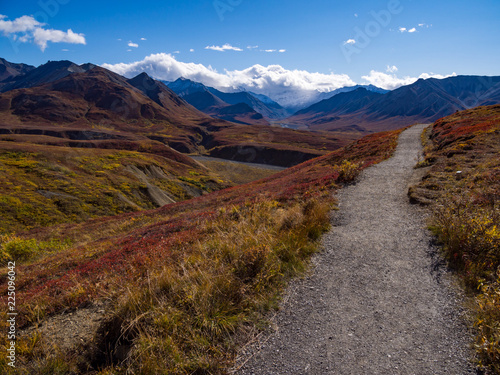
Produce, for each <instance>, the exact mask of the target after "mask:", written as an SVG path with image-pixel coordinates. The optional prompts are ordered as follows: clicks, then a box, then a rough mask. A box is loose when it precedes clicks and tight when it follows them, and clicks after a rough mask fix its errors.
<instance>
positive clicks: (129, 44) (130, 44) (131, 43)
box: [127, 41, 139, 48]
mask: <svg viewBox="0 0 500 375" xmlns="http://www.w3.org/2000/svg"><path fill="white" fill-rule="evenodd" d="M127 46H129V47H134V48H139V45H138V44H137V43H133V42H132V41H130V42H128V44H127Z"/></svg>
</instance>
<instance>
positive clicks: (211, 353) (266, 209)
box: [0, 132, 399, 373]
mask: <svg viewBox="0 0 500 375" xmlns="http://www.w3.org/2000/svg"><path fill="white" fill-rule="evenodd" d="M398 134H399V132H391V133H382V134H376V135H371V136H368V137H365V138H363V139H361V140H359V141H357V142H356V143H354V144H352V145H350V146H349V147H346V148H342V149H340V150H337V151H335V152H333V153H329V154H327V155H325V156H321V157H319V158H316V159H313V160H310V161H308V162H305V163H303V164H300V165H298V166H295V167H293V168H289V169H287V170H284V171H282V172H280V173H278V174H275V175H273V176H271V177H268V178H266V179H263V180H260V181H256V182H253V183H249V184H246V185H242V186H238V187H234V188H230V189H226V190H222V191H218V192H214V193H211V194H208V195H204V196H202V197H199V198H195V199H192V200H189V201H185V202H180V203H175V204H170V205H167V206H164V207H162V208H159V209H156V210H152V211H145V212H135V213H128V214H121V215H117V216H113V217H107V218H100V219H93V220H90V221H86V222H82V223H79V224H64V225H59V226H54V227H51V228H47V229H37V230H32V231H27V232H24V233H20V234H18V236H12V235H11V236H3V237H2V254H3V257H4V259H8V258H9V257H10V256H13V254H16V257H18V259H22V258H24V259H26V260H25V261H24V262H23V261H19V262H18V263H19V264H17V272H19V274H22V275H23V280H22V284H19V285H18V289H17V297H18V300H19V302H18V305H17V309H18V311H19V314H20V315H19V317H18V324H19V327H20V328H21V327H24V328H25V329H26V327H29V326H38V327H39V332H40V333H39V334H34V333H32V332H31V331H29V330H25V331H24V332H25V334H24V336H22V337H21V339H20V340H19V345H20V347H23V348H26V349H24V352H23V353H24V354H23V356H22V357H20V358H19V361H21V362H20V363H19V366H20V367H22V368H23V369H25V370H26V371H28V372H31V373H33V372H39V371H41V369H48V370H46V371H49V372H50V373H56V372H59V371H74V370H76V369H77V368H79V369H80V370H79V371H81V372H85V371H90V370H96V369H98V368H100V369H102V370H103V371H104V369H106V371H110V372H114V373H116V372H118V373H119V372H121V371H122V370H123V369H124V368H125V367H126V368H128V369H129V371H135V372H150V373H158V372H176V373H184V372H188V373H193V372H205V373H206V372H211V373H221V372H223V371H224V369H225V368H227V367H228V366H230V363H231V360H232V357H233V356H234V350H235V347H236V345H237V344H236V343H234V342H233V343H232V344H230V342H231V340H232V339H231V338H233V337H235V336H234V334H235V333H236V332H238V333H239V335H243V336H245V332H248V330H249V329H251V327H254V326H255V325H259V321H260V319H262V316H263V315H262V314H265V312H266V311H269V310H270V309H272V308H273V306H275V304H276V301H277V297H278V295H279V291H280V290H281V288H282V287H283V285H284V283H285V281H286V280H288V279H289V278H290V277H291V276H293V275H296V274H297V273H300V272H301V271H302V270H304V268H305V266H306V263H307V259H308V257H309V256H310V255H311V254H312V253H313V252H314V251H315V249H316V246H317V240H318V238H319V237H320V234H321V233H322V231H323V230H325V228H327V227H328V223H329V211H330V207H331V203H332V201H331V192H332V190H334V189H336V188H337V187H338V184H342V183H343V182H348V181H351V180H352V179H353V178H354V177H355V176H356V174H357V173H358V172H359V170H360V169H362V168H366V167H368V166H370V165H371V164H373V163H376V162H378V161H381V160H383V159H385V158H387V157H388V156H390V155H391V153H392V152H393V150H394V148H395V145H396V140H397V136H398ZM21 256H22V257H21ZM2 272H6V268H4V269H3V270H2ZM5 280H6V278H2V284H1V286H0V288H1V289H2V290H4V289H5V288H6V287H7V284H6V281H5ZM2 303H6V301H5V300H4V299H2ZM75 309H76V310H75ZM2 311H4V312H5V311H6V309H5V308H4V309H2ZM65 311H66V312H67V311H73V313H71V316H70V317H69V319H75V320H74V321H73V323H74V326H71V327H70V326H67V327H68V328H67V329H66V328H65V327H66V326H64V325H61V327H60V329H58V330H53V329H50V327H51V324H54V322H56V321H57V319H60V318H59V316H60V314H61V313H63V312H65ZM64 316H65V315H62V317H63V318H64ZM88 322H95V325H94V326H92V327H93V328H94V329H95V331H91V332H90V334H89V332H86V331H85V329H84V328H85V327H90V326H89V324H88ZM75 326H76V327H80V328H79V329H78V332H77V333H76V334H75V331H74V329H75V328H74V327H75ZM69 329H71V332H70V331H69ZM89 329H90V328H89ZM30 332H31V333H30ZM93 332H95V333H93ZM76 335H78V337H84V338H86V340H87V341H85V342H83V343H82V342H81V341H79V340H78V337H77V336H76ZM243 336H241V337H243ZM71 338H76V339H77V340H72V339H71ZM145 344H147V345H146V346H145ZM53 345H60V346H59V350H60V351H58V350H54V347H53ZM75 345H77V346H76V347H75ZM75 348H76V350H75ZM0 361H1V362H0V365H1V366H2V369H5V366H6V363H5V358H2V359H0Z"/></svg>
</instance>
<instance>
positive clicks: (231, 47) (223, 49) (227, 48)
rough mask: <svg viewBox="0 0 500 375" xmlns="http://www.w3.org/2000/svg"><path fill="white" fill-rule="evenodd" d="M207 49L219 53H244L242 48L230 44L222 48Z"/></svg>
mask: <svg viewBox="0 0 500 375" xmlns="http://www.w3.org/2000/svg"><path fill="white" fill-rule="evenodd" d="M205 49H211V50H212V51H219V52H224V51H238V52H241V51H243V50H242V49H241V48H238V47H233V46H232V45H230V44H227V43H226V44H224V45H223V46H222V47H221V46H206V47H205Z"/></svg>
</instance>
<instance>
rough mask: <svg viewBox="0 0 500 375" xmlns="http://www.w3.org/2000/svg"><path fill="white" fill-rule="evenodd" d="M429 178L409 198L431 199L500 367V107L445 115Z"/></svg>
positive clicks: (488, 357) (490, 359) (488, 365)
mask: <svg viewBox="0 0 500 375" xmlns="http://www.w3.org/2000/svg"><path fill="white" fill-rule="evenodd" d="M427 136H428V139H427V145H426V154H425V159H424V160H422V161H421V162H420V167H425V168H426V169H424V178H423V180H422V182H421V183H420V184H418V185H416V186H415V187H412V188H411V189H410V192H409V195H410V198H411V199H412V200H413V201H414V202H416V203H421V204H425V205H430V206H431V208H432V210H433V212H434V215H433V218H432V220H431V229H432V230H433V231H434V232H435V234H436V235H437V236H438V238H439V240H440V241H441V242H442V243H443V245H444V254H445V256H446V257H447V259H448V262H449V264H450V265H451V266H452V267H453V268H454V269H456V270H457V271H458V273H459V275H460V276H461V278H462V281H463V284H464V285H465V287H466V288H467V290H468V291H469V293H470V294H471V295H472V296H473V301H472V302H471V306H473V310H474V311H473V313H474V318H475V326H476V327H477V329H478V331H477V341H476V350H477V351H478V354H479V364H480V365H481V366H484V368H485V370H486V373H491V374H497V373H499V371H500V342H499V338H500V328H499V327H500V298H499V296H500V274H499V270H500V268H499V267H500V225H499V223H500V205H499V200H500V106H498V105H495V106H487V107H478V108H475V109H471V110H467V111H463V112H458V113H456V114H453V115H451V116H448V117H445V118H443V119H440V120H438V121H436V122H435V123H434V125H433V126H432V127H431V128H430V129H429V131H428V134H427Z"/></svg>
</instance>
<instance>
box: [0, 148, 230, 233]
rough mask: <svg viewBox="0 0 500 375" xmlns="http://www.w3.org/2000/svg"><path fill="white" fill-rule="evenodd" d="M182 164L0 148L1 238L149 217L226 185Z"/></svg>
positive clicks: (123, 154)
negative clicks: (143, 213) (104, 219)
mask: <svg viewBox="0 0 500 375" xmlns="http://www.w3.org/2000/svg"><path fill="white" fill-rule="evenodd" d="M188 161H189V163H186V162H184V163H183V162H182V161H175V160H172V159H169V158H166V157H162V156H159V155H153V154H150V153H146V152H137V151H116V150H103V149H88V148H68V147H61V146H46V145H34V144H27V143H18V142H5V141H3V142H0V178H1V179H2V185H1V186H0V218H1V222H0V233H12V232H20V231H23V230H27V229H33V228H38V227H47V226H52V225H55V224H60V223H78V222H82V221H86V220H88V219H91V218H96V217H101V216H110V215H116V214H120V213H123V212H133V211H140V210H145V209H152V208H156V207H160V206H163V205H165V204H169V203H172V202H176V201H180V200H185V199H189V198H192V197H196V196H200V195H202V194H204V193H207V192H210V191H214V190H220V189H221V188H224V187H227V186H228V185H229V184H228V183H227V182H223V181H222V180H221V179H220V178H219V177H218V176H217V175H215V174H213V173H211V172H210V171H208V170H207V169H206V168H203V167H202V166H201V165H198V164H197V163H195V162H193V161H192V160H189V159H188Z"/></svg>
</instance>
